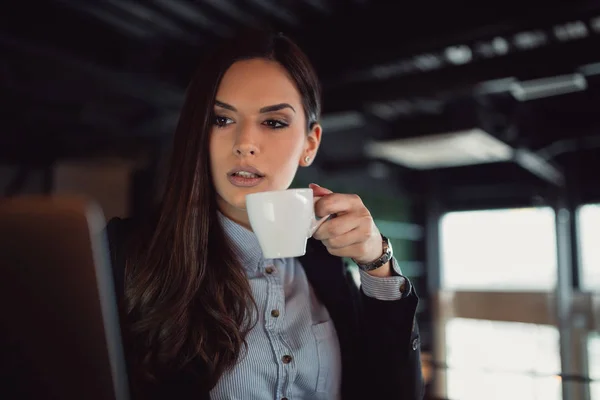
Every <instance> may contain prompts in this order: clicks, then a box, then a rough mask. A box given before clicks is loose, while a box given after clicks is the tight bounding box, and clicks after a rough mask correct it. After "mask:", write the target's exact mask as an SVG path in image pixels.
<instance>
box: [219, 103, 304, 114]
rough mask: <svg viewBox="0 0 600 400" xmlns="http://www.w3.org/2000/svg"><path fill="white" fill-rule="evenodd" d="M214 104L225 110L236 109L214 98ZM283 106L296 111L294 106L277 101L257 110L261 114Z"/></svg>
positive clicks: (280, 108) (234, 110) (277, 109)
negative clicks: (277, 102)
mask: <svg viewBox="0 0 600 400" xmlns="http://www.w3.org/2000/svg"><path fill="white" fill-rule="evenodd" d="M215 106H217V107H221V108H225V109H226V110H230V111H233V112H237V109H236V108H235V107H234V106H232V105H231V104H227V103H223V102H222V101H219V100H215ZM284 108H289V109H291V110H292V111H293V112H294V113H295V112H296V110H295V109H294V107H292V106H291V105H289V104H288V103H279V104H274V105H272V106H266V107H263V108H261V109H260V110H258V111H259V112H260V113H261V114H264V113H268V112H273V111H279V110H283V109H284Z"/></svg>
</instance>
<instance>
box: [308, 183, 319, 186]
mask: <svg viewBox="0 0 600 400" xmlns="http://www.w3.org/2000/svg"><path fill="white" fill-rule="evenodd" d="M309 186H316V187H321V186H319V185H317V184H316V183H311V184H310V185H309Z"/></svg>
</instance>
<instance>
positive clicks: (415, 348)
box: [412, 338, 419, 350]
mask: <svg viewBox="0 0 600 400" xmlns="http://www.w3.org/2000/svg"><path fill="white" fill-rule="evenodd" d="M418 348H419V338H416V339H415V340H413V342H412V349H413V350H417V349H418Z"/></svg>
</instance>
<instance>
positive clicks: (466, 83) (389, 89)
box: [325, 35, 600, 112]
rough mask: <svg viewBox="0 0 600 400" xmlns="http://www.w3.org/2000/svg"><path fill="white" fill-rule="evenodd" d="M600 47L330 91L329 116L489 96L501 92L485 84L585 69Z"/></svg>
mask: <svg viewBox="0 0 600 400" xmlns="http://www.w3.org/2000/svg"><path fill="white" fill-rule="evenodd" d="M599 46H600V35H598V36H596V37H589V38H586V39H581V40H578V41H574V42H570V43H564V44H554V45H550V46H547V47H543V48H539V49H535V50H529V51H524V52H520V53H514V54H512V55H510V56H505V57H499V58H495V59H488V60H481V61H477V62H473V63H469V64H465V65H460V66H452V67H446V68H440V69H435V70H432V71H429V72H420V73H412V74H410V75H407V76H404V77H399V78H395V79H381V80H373V81H371V82H360V83H356V84H348V85H343V86H339V87H331V86H329V87H327V86H326V91H325V99H326V100H327V101H326V107H327V108H326V110H325V111H326V112H343V111H354V110H362V109H364V108H365V107H368V106H369V105H371V104H372V103H378V102H392V101H398V100H401V99H410V98H414V97H428V96H431V97H442V98H443V97H447V98H452V97H455V96H468V95H472V94H486V93H485V90H490V92H497V88H487V87H486V86H485V85H483V84H485V83H486V82H489V81H493V80H498V79H501V78H517V79H519V78H522V79H531V78H536V77H544V76H552V75H556V74H563V73H570V72H574V71H575V70H577V68H578V67H580V66H582V65H584V64H588V63H592V62H596V61H598V55H597V53H596V52H594V51H592V49H595V48H598V47H599ZM509 83H510V82H509ZM509 88H510V85H505V90H508V89H509Z"/></svg>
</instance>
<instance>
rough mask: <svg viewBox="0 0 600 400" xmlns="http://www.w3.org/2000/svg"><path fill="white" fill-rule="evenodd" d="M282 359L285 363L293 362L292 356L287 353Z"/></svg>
mask: <svg viewBox="0 0 600 400" xmlns="http://www.w3.org/2000/svg"><path fill="white" fill-rule="evenodd" d="M281 361H283V363H284V364H289V363H291V362H292V356H290V355H287V354H286V355H285V356H283V357H281Z"/></svg>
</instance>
